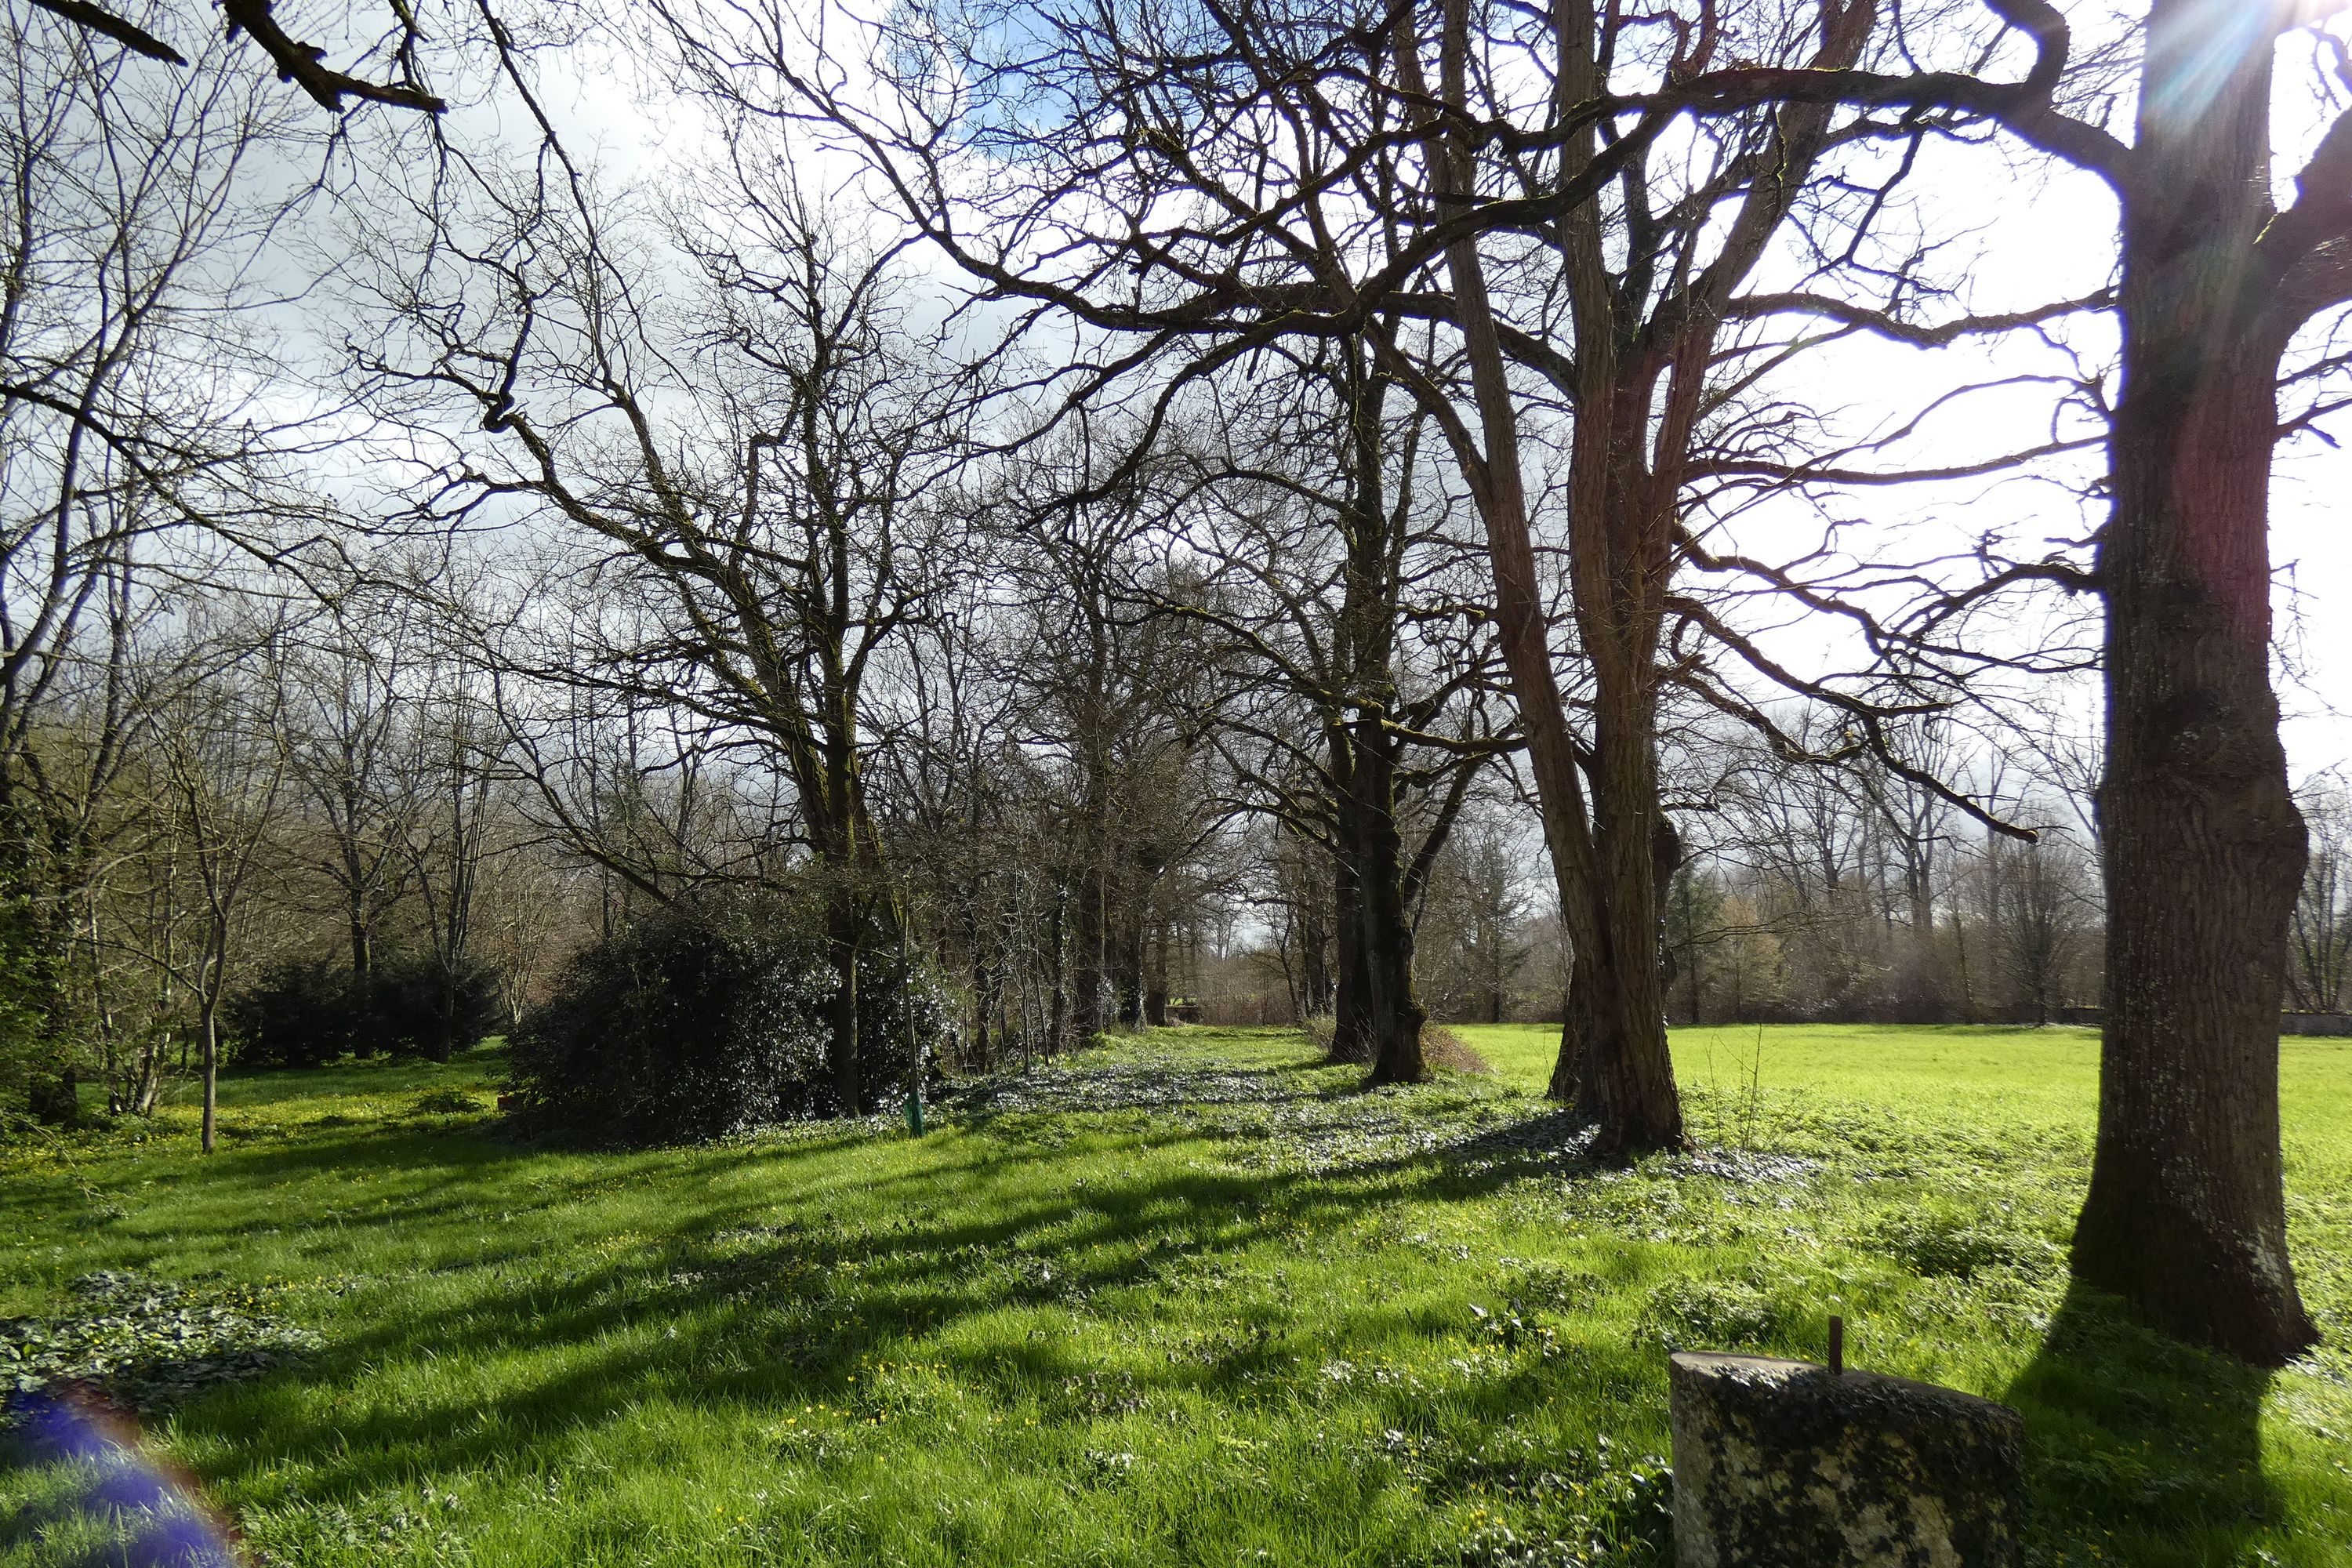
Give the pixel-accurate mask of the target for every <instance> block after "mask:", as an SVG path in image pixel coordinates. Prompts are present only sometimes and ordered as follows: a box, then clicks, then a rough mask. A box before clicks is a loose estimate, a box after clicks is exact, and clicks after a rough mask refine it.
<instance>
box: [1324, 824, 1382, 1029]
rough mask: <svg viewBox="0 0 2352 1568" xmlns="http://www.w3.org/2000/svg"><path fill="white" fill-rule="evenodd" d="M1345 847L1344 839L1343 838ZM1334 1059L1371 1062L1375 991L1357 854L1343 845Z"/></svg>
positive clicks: (1335, 896) (1335, 903) (1335, 918)
mask: <svg viewBox="0 0 2352 1568" xmlns="http://www.w3.org/2000/svg"><path fill="white" fill-rule="evenodd" d="M1342 839H1343V846H1344V839H1345V835H1344V833H1343V834H1342ZM1331 948H1332V956H1333V959H1334V961H1335V962H1334V963H1333V966H1332V968H1333V984H1332V990H1331V1059H1332V1060H1333V1061H1339V1062H1357V1063H1361V1064H1367V1065H1369V1064H1370V1061H1371V1059H1372V1015H1371V992H1370V989H1369V983H1370V982H1369V976H1368V975H1367V973H1366V969H1367V967H1368V964H1367V961H1366V954H1365V951H1364V897H1363V879H1362V878H1361V877H1360V875H1359V874H1358V872H1357V869H1356V853H1355V850H1354V849H1353V847H1342V849H1341V852H1340V853H1339V856H1338V857H1337V858H1336V874H1335V875H1334V876H1333V877H1332V879H1331Z"/></svg>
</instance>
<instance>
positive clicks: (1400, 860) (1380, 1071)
mask: <svg viewBox="0 0 2352 1568" xmlns="http://www.w3.org/2000/svg"><path fill="white" fill-rule="evenodd" d="M1386 721H1387V716H1386V714H1385V713H1383V712H1382V711H1381V710H1379V709H1377V708H1376V709H1372V710H1370V711H1368V712H1367V713H1366V714H1365V716H1364V718H1363V719H1362V721H1360V728H1361V729H1363V730H1369V731H1370V735H1364V734H1359V736H1358V737H1357V742H1356V745H1355V747H1354V751H1355V758H1354V766H1353V768H1352V769H1351V770H1350V782H1351V785H1352V787H1351V789H1350V791H1349V795H1350V799H1349V807H1348V815H1349V819H1350V821H1349V826H1351V827H1352V828H1353V829H1354V837H1355V842H1356V846H1357V870H1358V878H1359V887H1360V892H1361V897H1360V900H1359V903H1358V913H1359V916H1360V920H1361V921H1362V929H1363V934H1362V938H1361V942H1362V951H1363V991H1364V1002H1365V1023H1366V1025H1367V1026H1368V1027H1369V1030H1370V1041H1369V1042H1368V1044H1369V1045H1370V1051H1371V1062H1372V1075H1371V1081H1372V1082H1374V1083H1419V1082H1421V1081H1422V1080H1423V1079H1426V1078H1428V1076H1429V1066H1428V1063H1427V1062H1425V1061H1424V1060H1423V1058H1422V1054H1421V1026H1422V1025H1423V1023H1425V1022H1426V1021H1427V1019H1428V1014H1427V1013H1426V1012H1424V1011H1423V1008H1422V1005H1421V999H1420V998H1419V997H1418V996H1417V995H1415V994H1414V992H1413V984H1412V917H1411V915H1410V913H1409V912H1408V911H1407V910H1406V909H1405V898H1404V873H1405V867H1404V858H1405V857H1404V841H1403V837H1402V835H1401V834H1400V833H1399V832H1398V830H1397V820H1396V780H1395V766H1394V763H1393V759H1392V758H1391V755H1390V754H1389V742H1388V739H1387V737H1386V736H1385V735H1384V734H1382V733H1381V731H1382V728H1383V726H1384V725H1385V723H1386Z"/></svg>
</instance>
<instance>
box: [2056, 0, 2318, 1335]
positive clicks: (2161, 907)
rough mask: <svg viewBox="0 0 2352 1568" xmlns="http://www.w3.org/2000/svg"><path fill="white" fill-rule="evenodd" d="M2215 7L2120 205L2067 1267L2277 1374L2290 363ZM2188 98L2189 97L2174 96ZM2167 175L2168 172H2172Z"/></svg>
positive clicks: (2238, 87) (2145, 121) (2261, 123)
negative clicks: (2083, 1178)
mask: <svg viewBox="0 0 2352 1568" xmlns="http://www.w3.org/2000/svg"><path fill="white" fill-rule="evenodd" d="M2212 11H2213V7H2212V5H2210V3H2209V0H2159V3H2158V5H2156V6H2155V7H2154V10H2153V13H2152V16H2151V19H2150V37H2149V41H2148V48H2147V67H2146V78H2145V79H2144V81H2143V83H2142V91H2141V95H2140V96H2141V108H2140V113H2139V123H2138V128H2137V139H2136V146H2135V153H2136V156H2137V160H2138V169H2139V175H2140V177H2139V178H2137V179H2136V180H2134V181H2132V182H2130V183H2129V184H2128V188H2127V191H2126V198H2125V204H2124V253H2123V254H2124V270H2123V293H2122V314H2123V327H2124V380H2123V392H2122V395H2121V397H2120V399H2119V401H2118V403H2117V405H2116V417H2115V425H2114V430H2113V435H2112V437H2111V448H2110V454H2109V462H2110V469H2111V475H2112V480H2113V487H2114V495H2115V510H2114V513H2113V515H2112V517H2111V518H2110V520H2109V521H2108V523H2107V526H2106V528H2105V531H2103V532H2102V534H2101V540H2100V546H2099V563H2098V569H2099V580H2100V585H2101V588H2102V590H2103V592H2104V593H2105V597H2106V605H2107V624H2106V670H2105V679H2106V696H2107V723H2106V748H2107V749H2106V773H2105V778H2104V780H2103V781H2102V782H2101V784H2100V789H2099V816H2100V828H2101V832H2102V834H2103V836H2104V839H2105V849H2106V853H2105V858H2104V865H2105V879H2106V893H2107V921H2108V927H2107V965H2108V969H2107V974H2108V984H2107V986H2106V1012H2105V1037H2104V1041H2103V1044H2102V1047H2101V1051H2100V1094H2099V1134H2098V1147H2097V1152H2096V1155H2095V1160H2094V1163H2093V1166H2092V1173H2091V1187H2090V1193H2089V1194H2088V1196H2087V1198H2086V1199H2085V1201H2084V1205H2083V1213H2082V1215H2081V1218H2080V1219H2079V1220H2078V1221H2077V1223H2076V1226H2075V1230H2074V1273H2075V1276H2076V1278H2078V1279H2082V1280H2083V1281H2084V1283H2086V1284H2090V1285H2094V1286H2097V1287H2099V1288H2100V1289H2106V1290H2111V1291H2114V1292H2115V1293H2116V1294H2117V1295H2120V1296H2122V1297H2123V1298H2124V1299H2125V1300H2127V1301H2128V1302H2130V1303H2131V1304H2132V1306H2133V1307H2134V1308H2136V1309H2137V1310H2138V1311H2139V1312H2140V1313H2141V1314H2143V1315H2144V1316H2146V1317H2147V1318H2148V1319H2149V1320H2150V1321H2154V1322H2156V1323H2157V1324H2158V1325H2159V1326H2161V1327H2164V1328H2166V1329H2168V1330H2169V1331H2172V1332H2174V1333H2177V1334H2179V1335H2181V1336H2183V1337H2185V1338H2189V1339H2193V1340H2199V1341H2202V1342H2206V1343H2210V1344H2213V1345H2217V1346H2219V1347H2221V1349H2223V1350H2226V1351H2229V1352H2231V1353H2233V1354H2236V1355H2238V1356H2241V1357H2242V1358H2244V1359H2246V1360H2248V1361H2251V1362H2255V1363H2263V1364H2268V1365H2275V1364H2277V1363H2281V1362H2284V1361H2285V1360H2287V1359H2288V1358H2290V1357H2292V1356H2294V1355H2295V1354H2296V1353H2298V1352H2301V1351H2303V1350H2304V1349H2305V1348H2306V1347H2308V1346H2309V1345H2311V1344H2312V1343H2313V1342H2315V1340H2316V1339H2317V1337H2318V1336H2317V1333H2316V1331H2315V1329H2314V1328H2313V1326H2312V1322H2311V1320H2310V1318H2309V1317H2308V1316H2307V1315H2306V1314H2305V1311H2304V1309H2303V1304H2302V1301H2301V1300H2300V1298H2299V1297H2298V1295H2297V1294H2296V1290H2295V1284H2294V1269H2293V1268H2292V1267H2291V1265H2290V1264H2289V1261H2288V1258H2287V1246H2286V1215H2285V1197H2284V1175H2283V1173H2282V1170H2281V1164H2280V1151H2279V1107H2278V1038H2279V1000H2280V997H2281V996H2282V995H2283V994H2284V982H2285V974H2284V968H2285V952H2286V940H2287V926H2288V921H2289V919H2290V917H2291V915H2292V912H2293V910H2294V899H2295V894H2296V891H2297V889H2298V887H2299V885H2300V883H2301V880H2302V876H2303V868H2304V863H2305V831H2304V823H2303V818H2302V816H2301V814H2300V813H2299V812H2298V811H2297V810H2296V809H2295V805H2294V797H2293V795H2291V794H2290V793H2289V790H2288V785H2287V773H2286V755H2285V752H2284V748H2283V747H2282V746H2281V745H2280V743H2279V736H2278V717H2279V711H2278V700H2277V697H2276V695H2275V694H2274V693H2273V690H2272V689H2271V683H2270V633H2271V611H2270V589H2271V581H2270V549H2269V521H2270V518H2269V510H2270V472H2271V462H2272V455H2273V447H2274V445H2275V443H2276V440H2277V432H2278V415H2277V383H2278V371H2279V363H2280V359H2281V357H2282V355H2283V354H2284V350H2285V346H2286V340H2287V337H2288V335H2289V334H2290V333H2291V331H2293V324H2292V323H2282V322H2278V321H2273V319H2272V318H2271V315H2270V310H2271V301H2270V298H2269V295H2270V290H2269V289H2267V288H2266V287H2264V286H2263V283H2262V280H2261V279H2260V278H2259V276H2258V272H2257V268H2256V266H2255V253H2254V250H2253V245H2254V242H2255V240H2256V239H2257V237H2259V236H2260V235H2261V233H2262V231H2263V227H2264V226H2265V225H2266V224H2267V223H2268V222H2269V220H2270V218H2271V216H2272V210H2271V203H2270V195H2269V181H2268V177H2267V171H2268V169H2269V163H2270V124H2269V116H2270V102H2271V58H2272V57H2271V50H2270V44H2269V37H2270V35H2269V32H2268V30H2267V29H2264V28H2259V27H2257V28H2254V29H2251V30H2250V29H2243V28H2238V29H2232V30H2234V31H2237V32H2249V31H2251V32H2252V33H2254V34H2259V35H2260V45H2259V47H2244V46H2241V47H2240V53H2239V58H2235V59H2231V58H2229V56H2228V53H2227V50H2226V48H2221V50H2220V52H2218V53H2217V46H2216V43H2215V40H2214V39H2213V38H2212V37H2210V36H2209V34H2210V32H2211V31H2212V29H2210V27H2208V26H2205V24H2207V23H2210V21H2211V20H2212V19H2213V18H2212ZM2168 110H2169V112H2168ZM2159 175H2160V176H2161V177H2155V176H2159Z"/></svg>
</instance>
